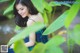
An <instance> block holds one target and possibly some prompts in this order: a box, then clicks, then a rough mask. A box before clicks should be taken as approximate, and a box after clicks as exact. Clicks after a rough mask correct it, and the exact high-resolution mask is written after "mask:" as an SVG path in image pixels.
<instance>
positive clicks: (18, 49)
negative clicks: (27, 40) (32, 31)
mask: <svg viewBox="0 0 80 53" xmlns="http://www.w3.org/2000/svg"><path fill="white" fill-rule="evenodd" d="M13 49H14V52H15V53H29V50H28V48H27V47H26V46H25V44H24V41H23V40H19V41H17V42H15V44H14V48H13Z"/></svg>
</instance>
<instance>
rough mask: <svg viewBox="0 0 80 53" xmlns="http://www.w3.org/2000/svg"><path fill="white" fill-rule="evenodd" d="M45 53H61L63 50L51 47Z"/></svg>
mask: <svg viewBox="0 0 80 53" xmlns="http://www.w3.org/2000/svg"><path fill="white" fill-rule="evenodd" d="M46 52H47V53H63V50H62V49H61V48H60V47H55V46H51V47H49V48H48V49H47V51H46Z"/></svg>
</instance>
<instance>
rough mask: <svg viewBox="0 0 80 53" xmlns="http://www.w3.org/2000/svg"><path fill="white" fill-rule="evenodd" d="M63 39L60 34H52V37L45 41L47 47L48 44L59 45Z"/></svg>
mask: <svg viewBox="0 0 80 53" xmlns="http://www.w3.org/2000/svg"><path fill="white" fill-rule="evenodd" d="M64 41H65V39H64V38H63V37H62V36H59V35H58V36H54V37H53V38H51V40H49V41H48V42H47V43H46V46H47V47H50V46H60V45H61V44H62V43H63V42H64Z"/></svg>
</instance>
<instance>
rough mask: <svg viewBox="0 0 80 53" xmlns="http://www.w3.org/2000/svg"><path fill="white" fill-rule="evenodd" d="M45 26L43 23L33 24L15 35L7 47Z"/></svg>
mask: <svg viewBox="0 0 80 53" xmlns="http://www.w3.org/2000/svg"><path fill="white" fill-rule="evenodd" d="M44 26H45V25H44V24H43V23H40V22H38V23H35V24H33V25H32V26H30V27H26V28H25V29H24V30H23V31H22V32H20V33H18V34H16V35H15V36H14V37H13V38H12V39H11V40H10V41H9V43H8V45H10V44H12V43H14V42H16V41H18V40H20V39H23V38H25V37H27V36H28V35H29V34H30V33H31V32H36V31H38V30H40V29H42V28H43V27H44Z"/></svg>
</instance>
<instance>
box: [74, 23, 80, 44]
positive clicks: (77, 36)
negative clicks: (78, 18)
mask: <svg viewBox="0 0 80 53" xmlns="http://www.w3.org/2000/svg"><path fill="white" fill-rule="evenodd" d="M74 41H75V42H76V43H77V44H78V45H80V24H77V25H76V26H75V27H74Z"/></svg>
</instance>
